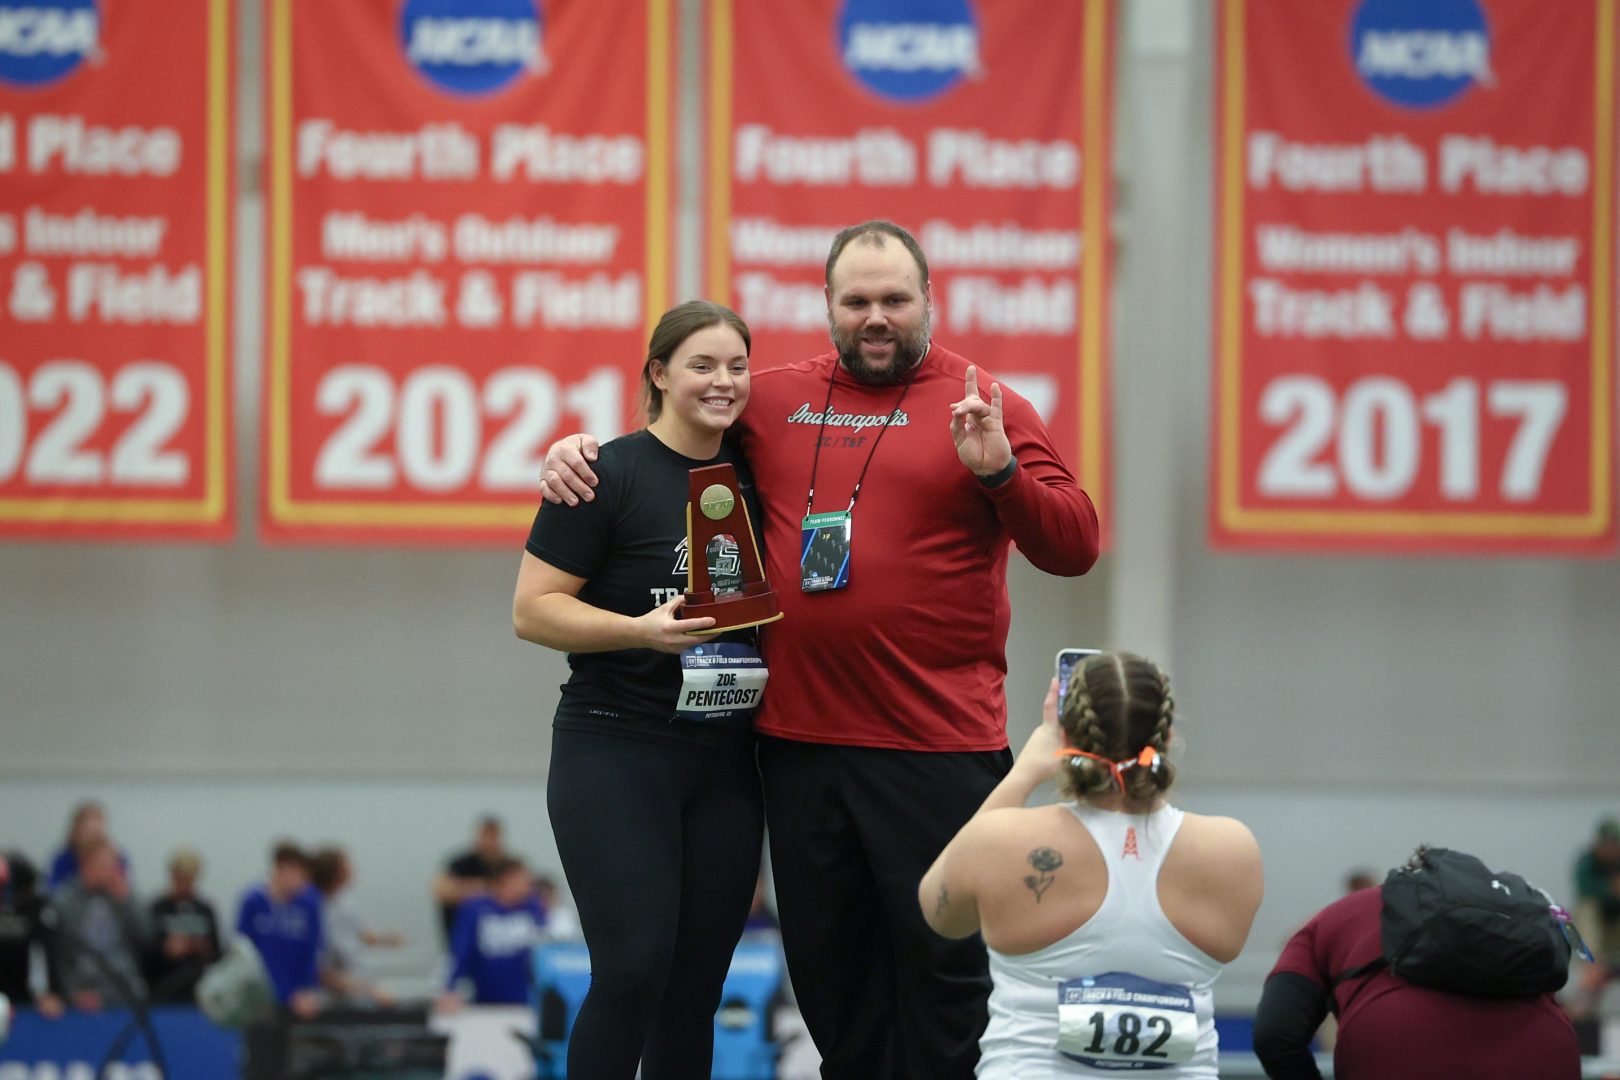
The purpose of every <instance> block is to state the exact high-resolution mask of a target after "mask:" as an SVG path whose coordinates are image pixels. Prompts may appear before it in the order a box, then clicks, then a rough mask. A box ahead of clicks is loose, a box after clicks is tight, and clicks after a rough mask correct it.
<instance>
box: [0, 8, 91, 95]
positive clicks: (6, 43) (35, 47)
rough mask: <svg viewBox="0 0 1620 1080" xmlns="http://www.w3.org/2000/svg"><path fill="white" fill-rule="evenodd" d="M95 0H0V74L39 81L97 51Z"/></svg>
mask: <svg viewBox="0 0 1620 1080" xmlns="http://www.w3.org/2000/svg"><path fill="white" fill-rule="evenodd" d="M100 36H101V16H100V15H99V14H97V12H96V0H26V2H22V0H0V80H4V81H5V82H8V83H12V84H13V85H16V86H26V87H44V86H49V85H50V84H51V83H53V82H56V81H57V80H58V79H62V78H64V77H66V76H67V75H70V74H72V73H73V72H74V71H75V70H77V68H78V66H79V65H80V64H82V63H84V61H85V58H86V57H90V56H95V55H97V54H98V42H99V40H100Z"/></svg>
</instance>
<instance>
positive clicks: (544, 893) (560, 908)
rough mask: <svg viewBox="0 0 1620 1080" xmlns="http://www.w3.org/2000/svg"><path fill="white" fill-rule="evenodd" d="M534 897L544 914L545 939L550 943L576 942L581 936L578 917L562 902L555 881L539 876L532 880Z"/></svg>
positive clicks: (543, 875)
mask: <svg viewBox="0 0 1620 1080" xmlns="http://www.w3.org/2000/svg"><path fill="white" fill-rule="evenodd" d="M534 895H535V896H537V897H539V898H540V910H542V911H544V912H545V913H546V937H547V939H549V940H551V941H578V940H579V939H580V938H581V937H582V936H583V934H582V933H581V932H580V929H579V916H578V915H576V914H575V913H574V909H573V908H571V907H569V906H568V905H567V904H566V903H564V902H563V898H562V890H561V889H559V888H557V879H556V878H554V877H550V876H549V875H546V874H541V875H540V876H538V877H536V878H535V879H534Z"/></svg>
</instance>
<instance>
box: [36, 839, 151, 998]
mask: <svg viewBox="0 0 1620 1080" xmlns="http://www.w3.org/2000/svg"><path fill="white" fill-rule="evenodd" d="M77 856H78V874H77V876H76V877H73V878H71V879H69V880H68V881H67V882H66V883H65V884H64V885H62V887H61V888H59V889H58V890H57V891H56V895H55V896H54V897H53V899H52V907H53V908H54V909H55V915H56V927H55V935H54V936H55V943H56V969H57V972H58V975H59V977H60V979H61V984H62V992H63V994H64V995H65V996H66V997H67V999H68V1001H69V1002H71V1003H72V1005H73V1007H74V1008H76V1009H80V1010H83V1011H85V1012H96V1011H98V1010H100V1009H103V1008H106V1007H107V1006H109V1005H118V1006H130V1005H134V1004H136V1003H137V1002H139V1001H140V1000H142V999H144V998H145V996H146V980H145V978H144V977H143V976H142V974H141V967H142V964H141V961H142V959H143V958H144V957H145V956H146V950H147V936H146V930H145V924H144V922H143V920H142V918H141V913H140V911H139V910H138V909H137V908H136V906H135V901H134V899H133V898H132V897H131V896H130V890H129V878H128V877H126V876H125V874H124V866H123V863H122V861H121V860H120V858H119V854H118V852H117V850H116V849H114V848H113V846H112V843H111V842H110V841H109V840H107V839H106V837H93V838H91V839H88V840H86V841H84V842H83V843H82V844H80V845H79V847H78V849H77Z"/></svg>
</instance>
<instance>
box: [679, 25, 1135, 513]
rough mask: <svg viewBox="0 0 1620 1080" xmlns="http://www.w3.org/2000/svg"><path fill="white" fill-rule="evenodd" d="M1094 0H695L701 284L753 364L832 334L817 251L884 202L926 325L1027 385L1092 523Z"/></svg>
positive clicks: (1098, 387)
mask: <svg viewBox="0 0 1620 1080" xmlns="http://www.w3.org/2000/svg"><path fill="white" fill-rule="evenodd" d="M1113 12H1114V9H1113V4H1112V2H1111V0H1084V2H1081V3H1066V4H1051V3H1046V2H1044V0H995V2H991V0H800V2H795V3H791V4H779V3H772V2H768V0H709V15H710V18H709V22H710V44H711V48H712V55H711V57H710V73H711V74H710V98H709V110H708V111H709V125H710V130H709V143H710V148H709V178H708V188H709V229H710V231H709V240H708V271H707V283H708V284H707V289H708V293H709V295H711V296H713V297H715V298H717V299H726V300H728V302H730V303H731V304H732V305H733V306H734V307H735V308H736V309H737V311H738V313H739V314H740V315H742V317H743V318H744V319H745V320H747V322H748V325H749V328H750V329H751V330H752V331H753V335H754V350H753V355H754V361H755V364H756V366H758V367H761V368H766V367H772V366H775V365H778V364H783V363H791V362H794V361H797V360H803V359H806V358H808V357H811V356H816V355H820V354H822V353H825V352H827V351H828V350H829V349H831V347H832V346H831V344H830V343H829V340H828V330H827V304H826V300H825V297H824V294H823V285H824V270H825V264H826V259H827V251H828V247H829V246H830V244H831V242H832V239H833V236H834V234H835V233H837V231H838V230H839V229H841V228H843V227H845V226H847V225H853V224H855V223H857V222H859V221H864V220H866V219H869V218H888V219H889V220H892V221H895V222H897V223H898V224H900V225H903V226H905V227H906V228H908V229H909V230H911V232H912V233H913V234H915V235H916V237H917V239H918V241H919V243H920V244H921V245H922V248H923V252H924V254H925V255H926V256H927V258H928V265H929V275H930V277H931V279H932V293H933V300H934V313H933V334H934V337H935V339H936V340H938V341H939V342H940V343H941V344H942V345H945V346H947V347H948V348H950V349H952V350H954V351H956V352H958V353H961V354H962V355H964V356H966V357H967V358H968V359H970V360H972V361H974V362H975V363H977V364H979V365H980V367H981V368H982V369H983V370H984V371H985V372H987V373H988V374H989V375H991V376H993V377H994V378H996V379H998V380H1000V381H1001V382H1003V383H1005V384H1006V385H1007V386H1009V387H1011V388H1012V389H1014V390H1015V391H1017V392H1018V393H1020V394H1022V395H1023V396H1024V397H1025V398H1027V399H1028V400H1029V401H1030V403H1031V404H1033V405H1034V406H1035V408H1036V410H1037V411H1038V412H1039V413H1040V415H1041V417H1042V418H1043V419H1044V420H1045V421H1046V424H1047V427H1048V428H1049V430H1050V431H1051V433H1052V436H1053V439H1054V440H1055V442H1056V444H1057V446H1058V448H1059V449H1060V450H1062V451H1063V454H1064V457H1065V459H1066V460H1067V461H1068V463H1069V465H1070V467H1071V468H1073V469H1075V472H1076V475H1077V476H1078V477H1079V479H1080V483H1081V485H1082V486H1083V487H1084V488H1085V489H1086V491H1087V493H1088V494H1090V496H1091V497H1092V499H1093V500H1094V501H1095V502H1096V504H1097V507H1098V510H1099V513H1100V514H1101V517H1102V522H1103V531H1104V540H1105V543H1106V541H1107V537H1108V533H1109V526H1108V521H1109V517H1110V515H1109V514H1108V510H1107V507H1108V487H1109V478H1110V476H1111V468H1110V463H1109V437H1108V436H1109V429H1108V410H1107V407H1106V406H1107V400H1108V376H1107V365H1106V359H1105V358H1106V357H1107V355H1108V344H1109V326H1108V303H1107V299H1108V280H1109V265H1108V264H1109V258H1108V255H1109V233H1108V218H1109V209H1110V186H1111V175H1112V172H1111V171H1112V152H1111V151H1112V146H1111V138H1112V135H1111V119H1110V118H1111V117H1112V114H1113V104H1112V99H1111V87H1112V42H1113V30H1114V27H1113Z"/></svg>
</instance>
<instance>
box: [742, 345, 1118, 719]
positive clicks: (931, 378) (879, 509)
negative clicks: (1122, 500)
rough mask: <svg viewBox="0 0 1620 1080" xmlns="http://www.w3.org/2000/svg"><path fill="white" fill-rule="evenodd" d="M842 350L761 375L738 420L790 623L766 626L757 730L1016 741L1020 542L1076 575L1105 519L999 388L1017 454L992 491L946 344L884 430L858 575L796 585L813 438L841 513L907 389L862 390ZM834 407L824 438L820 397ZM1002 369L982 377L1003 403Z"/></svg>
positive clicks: (958, 367)
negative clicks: (960, 425)
mask: <svg viewBox="0 0 1620 1080" xmlns="http://www.w3.org/2000/svg"><path fill="white" fill-rule="evenodd" d="M837 363H838V358H837V356H836V354H833V353H828V354H826V355H824V356H819V357H816V358H815V359H814V360H808V361H805V362H803V363H799V364H791V365H789V366H787V367H781V368H774V369H771V370H768V371H761V372H758V373H756V374H755V375H754V377H753V387H752V391H751V397H750V400H749V404H748V408H747V409H746V410H745V411H744V413H743V417H742V420H741V421H740V425H739V426H740V434H741V437H742V445H743V449H744V451H745V452H746V453H747V455H748V460H749V462H750V464H751V465H752V468H753V472H754V478H755V481H756V483H757V484H758V486H759V493H760V499H761V502H762V503H763V506H764V517H765V520H764V522H763V525H762V527H761V531H762V532H763V534H764V539H765V547H766V567H767V569H766V573H767V576H768V577H769V579H770V581H771V584H772V586H773V587H774V588H775V589H776V592H777V596H778V598H779V599H780V602H781V605H782V611H783V613H784V614H785V616H786V617H785V618H784V619H783V620H782V621H781V622H778V623H773V624H772V625H771V626H770V627H768V628H767V631H766V633H765V635H764V653H765V659H766V662H767V663H768V664H769V666H770V671H771V678H770V683H769V685H768V687H767V689H766V693H765V700H764V705H763V706H762V708H761V710H760V713H759V715H758V718H757V720H756V727H757V728H758V729H759V730H760V731H761V732H763V733H765V734H768V735H776V736H780V737H783V738H789V739H799V740H804V741H807V742H820V743H836V744H841V745H849V746H873V747H889V748H898V749H906V750H935V751H942V750H953V751H962V750H999V749H1001V748H1002V747H1004V746H1006V745H1007V732H1006V711H1007V705H1006V696H1005V693H1004V689H1003V681H1004V679H1005V676H1006V674H1007V659H1006V645H1007V627H1008V623H1009V620H1010V617H1011V611H1010V606H1009V604H1008V601H1007V550H1008V547H1009V545H1010V544H1011V543H1016V544H1017V545H1018V548H1019V550H1020V551H1022V552H1023V553H1024V555H1025V556H1026V557H1027V558H1028V559H1029V561H1030V562H1032V563H1034V564H1035V565H1036V566H1037V567H1039V568H1041V569H1042V570H1045V571H1046V572H1048V573H1051V574H1062V575H1065V576H1073V575H1078V574H1083V573H1085V572H1086V571H1087V570H1089V569H1090V568H1091V566H1092V564H1093V563H1095V562H1096V560H1097V547H1098V528H1097V512H1096V510H1095V509H1094V508H1093V507H1092V505H1091V500H1090V499H1089V498H1088V497H1087V496H1086V493H1085V492H1084V491H1082V490H1081V489H1080V485H1079V484H1078V483H1077V482H1076V481H1075V478H1074V475H1073V473H1071V472H1070V471H1069V468H1068V466H1066V465H1065V464H1064V463H1063V460H1062V458H1061V457H1060V456H1059V454H1058V452H1057V449H1056V448H1055V447H1054V446H1053V445H1052V439H1051V436H1050V435H1048V434H1047V431H1046V428H1045V426H1044V425H1043V424H1042V423H1041V421H1040V418H1039V417H1038V416H1037V415H1036V413H1035V409H1034V408H1033V406H1031V405H1030V404H1029V402H1027V401H1026V400H1024V399H1023V398H1022V397H1019V396H1018V395H1017V394H1014V393H1013V392H1012V391H1010V390H1008V389H1007V388H1006V387H1003V388H1002V397H1003V414H1004V423H1005V426H1006V430H1007V437H1008V439H1009V441H1010V442H1011V444H1012V451H1013V456H1014V457H1015V458H1016V459H1017V461H1018V468H1017V471H1016V472H1015V473H1014V474H1013V477H1012V479H1011V480H1009V481H1008V482H1007V483H1005V484H1003V485H1002V486H1000V487H998V488H995V489H986V488H985V487H983V486H982V485H981V484H980V483H979V482H978V480H977V478H976V477H974V475H973V474H972V473H971V472H969V471H968V469H967V468H966V467H964V466H963V465H962V463H961V461H960V460H959V459H958V458H957V456H956V449H955V447H954V445H953V444H952V441H951V432H950V420H951V416H950V406H951V405H952V404H953V403H954V402H956V401H959V400H960V399H961V398H962V395H963V379H964V377H965V375H966V370H967V366H968V361H967V360H965V359H963V358H962V357H960V356H957V355H956V354H955V353H952V352H949V351H948V350H945V349H942V348H941V347H940V346H939V345H937V344H936V345H933V346H932V347H931V348H930V349H929V352H928V355H927V356H926V357H925V358H924V359H923V361H922V364H921V365H920V366H919V368H918V370H917V372H916V374H915V376H914V377H913V380H912V383H911V386H910V388H909V390H907V391H906V393H905V399H904V401H903V402H902V403H900V409H899V413H898V414H897V415H896V416H895V417H894V419H893V421H892V422H891V423H890V424H889V426H888V430H887V432H886V433H885V434H883V435H882V441H881V443H879V444H878V446H877V450H876V454H875V456H873V457H872V462H871V467H870V468H869V469H868V470H867V473H866V479H865V481H864V483H863V484H862V487H861V492H860V497H859V499H858V500H857V502H856V504H855V514H854V522H853V528H852V542H851V548H850V551H851V557H850V575H849V582H850V583H849V586H848V587H847V588H845V589H841V590H837V591H833V592H820V593H809V594H806V593H804V592H802V591H801V590H800V587H799V581H800V573H799V551H800V523H801V520H802V518H803V517H804V515H805V509H806V506H805V500H806V496H807V494H808V492H809V486H810V472H811V465H812V459H813V457H814V455H815V446H816V439H817V436H818V435H822V436H823V446H822V449H821V455H820V463H819V466H818V468H817V475H816V483H815V487H816V493H815V507H814V512H816V513H823V512H827V511H835V510H843V509H844V508H845V507H847V506H848V505H849V499H850V493H851V491H852V490H853V488H854V486H855V481H856V478H857V477H858V476H859V475H860V472H861V468H862V466H863V465H864V464H865V463H866V460H867V455H868V454H869V453H871V452H872V446H873V440H874V439H877V438H878V437H879V436H878V433H879V431H880V430H882V427H881V425H882V422H883V417H884V416H886V415H888V414H889V413H890V412H893V411H894V410H895V406H896V403H897V402H899V401H900V394H901V387H899V386H866V385H863V384H861V383H857V382H855V381H854V380H852V379H851V378H850V377H849V375H848V374H847V373H845V372H844V371H843V370H842V369H840V368H838V367H837ZM829 376H831V377H832V380H833V386H832V404H831V407H830V408H829V410H828V414H829V415H828V423H827V424H826V428H825V432H824V434H823V432H822V426H821V419H822V415H821V414H822V405H823V402H825V401H826V400H827V389H828V379H829ZM990 382H991V376H990V375H989V374H988V373H986V372H985V371H984V370H983V369H980V370H979V372H978V383H979V394H980V396H981V397H983V398H984V399H985V400H986V401H988V400H989V399H990Z"/></svg>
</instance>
